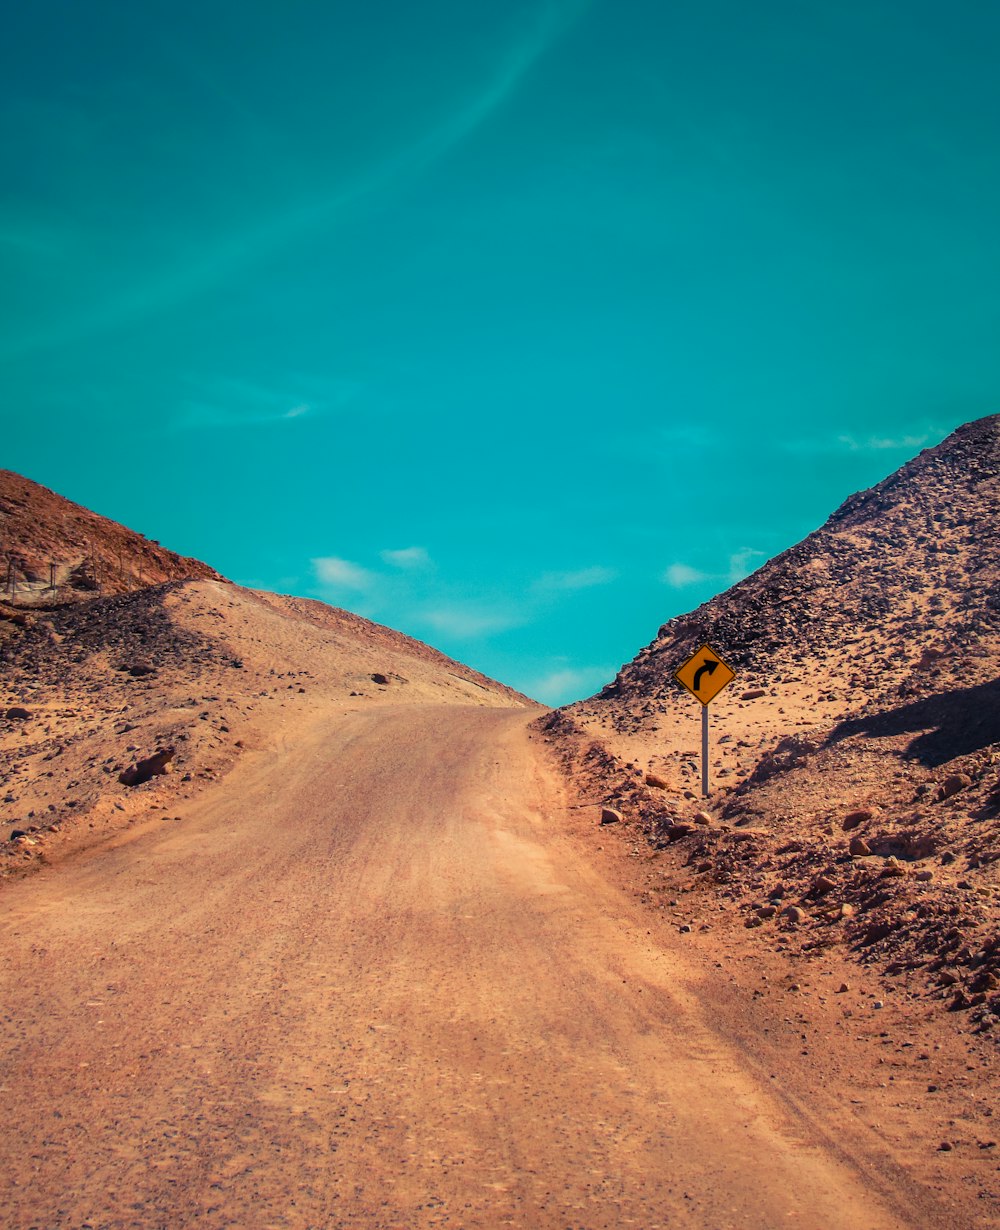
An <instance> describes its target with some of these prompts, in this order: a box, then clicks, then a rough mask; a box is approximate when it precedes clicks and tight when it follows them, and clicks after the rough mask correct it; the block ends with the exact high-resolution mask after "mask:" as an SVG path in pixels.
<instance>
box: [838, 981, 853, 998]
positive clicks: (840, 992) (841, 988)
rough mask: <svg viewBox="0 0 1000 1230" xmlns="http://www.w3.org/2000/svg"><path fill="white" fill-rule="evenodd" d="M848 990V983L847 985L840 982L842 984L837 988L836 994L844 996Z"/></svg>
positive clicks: (849, 987)
mask: <svg viewBox="0 0 1000 1230" xmlns="http://www.w3.org/2000/svg"><path fill="white" fill-rule="evenodd" d="M850 989H851V986H850V983H847V982H842V983H841V984H840V986H839V987H837V994H838V995H844V994H846V993H847V992H848V991H849V990H850Z"/></svg>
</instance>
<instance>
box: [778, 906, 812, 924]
mask: <svg viewBox="0 0 1000 1230" xmlns="http://www.w3.org/2000/svg"><path fill="white" fill-rule="evenodd" d="M781 916H782V918H786V919H787V920H788V921H789V922H790V923H791V924H792V926H793V927H797V926H798V925H799V924H800V923H804V922H806V921H807V919H808V918H809V915H808V914H807V913H806V912H805V910H804V909H802V907H801V906H798V905H789V906H786V907H785V908H784V909H783V910H782V911H781Z"/></svg>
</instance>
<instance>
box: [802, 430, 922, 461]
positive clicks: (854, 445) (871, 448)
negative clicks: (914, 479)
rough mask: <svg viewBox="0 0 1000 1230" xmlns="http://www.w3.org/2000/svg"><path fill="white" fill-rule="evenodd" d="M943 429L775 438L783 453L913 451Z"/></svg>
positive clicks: (809, 454)
mask: <svg viewBox="0 0 1000 1230" xmlns="http://www.w3.org/2000/svg"><path fill="white" fill-rule="evenodd" d="M943 434H944V432H943V430H938V429H937V428H933V427H929V428H928V429H927V430H926V431H922V432H921V433H920V434H919V435H918V434H911V433H906V434H904V435H892V434H889V433H885V434H872V435H868V436H857V435H852V434H849V433H841V434H839V435H833V434H832V433H831V434H829V435H823V436H805V437H799V438H795V439H786V440H778V441H777V447H778V448H780V449H781V450H782V451H783V452H786V453H795V454H800V455H804V456H825V455H829V454H831V453H892V452H896V453H915V452H916V451H917V450H918V449H921V448H923V447H924V445H926V444H927V443H928V442H929V441H930V440H932V439H940V437H941V436H942V435H943Z"/></svg>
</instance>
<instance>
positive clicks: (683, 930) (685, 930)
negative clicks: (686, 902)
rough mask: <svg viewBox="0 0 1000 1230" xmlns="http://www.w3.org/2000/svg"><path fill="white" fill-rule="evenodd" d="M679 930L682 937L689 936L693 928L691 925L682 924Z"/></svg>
mask: <svg viewBox="0 0 1000 1230" xmlns="http://www.w3.org/2000/svg"><path fill="white" fill-rule="evenodd" d="M677 930H678V931H679V932H680V933H681V935H687V933H688V932H689V931H690V930H691V926H690V924H689V923H681V925H680V926H679V927H678V928H677Z"/></svg>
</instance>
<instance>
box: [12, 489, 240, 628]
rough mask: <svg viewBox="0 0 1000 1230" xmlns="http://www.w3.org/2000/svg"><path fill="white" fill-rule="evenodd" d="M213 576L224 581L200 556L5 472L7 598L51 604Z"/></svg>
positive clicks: (33, 603) (24, 603) (22, 602)
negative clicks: (180, 552)
mask: <svg viewBox="0 0 1000 1230" xmlns="http://www.w3.org/2000/svg"><path fill="white" fill-rule="evenodd" d="M53 568H54V577H55V582H56V585H55V588H52V586H51V581H52V578H53ZM209 578H212V579H216V580H219V579H221V577H220V575H219V573H217V572H216V571H215V570H214V569H213V568H209V567H208V565H207V564H203V563H201V562H200V561H199V560H196V559H189V558H187V557H186V556H183V555H178V554H177V553H176V552H175V551H168V550H167V549H166V548H165V547H161V546H160V544H159V543H157V542H153V541H151V540H149V539H147V538H145V537H143V535H142V534H137V533H135V532H134V531H133V530H129V529H126V528H125V527H124V526H123V525H119V524H118V523H117V522H116V521H111V520H109V519H108V518H107V517H102V516H99V515H98V514H97V513H93V512H91V511H90V510H89V509H87V508H82V507H81V506H80V505H79V504H74V503H73V502H72V501H71V500H67V499H65V498H64V497H63V496H61V495H57V494H56V493H55V492H53V491H49V489H48V488H47V487H43V486H41V484H39V483H35V482H32V480H31V479H29V478H24V477H22V476H21V475H20V474H14V473H13V472H12V471H10V470H0V597H2V598H4V599H7V600H13V601H14V602H16V603H17V604H18V605H22V606H23V605H45V606H49V605H54V604H58V603H64V602H75V601H79V600H80V599H83V598H92V597H93V596H94V595H95V594H104V595H108V594H123V593H128V592H130V591H132V590H136V589H140V588H142V587H143V586H148V585H158V584H161V583H162V582H164V581H180V580H195V579H209ZM11 585H13V592H11Z"/></svg>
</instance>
